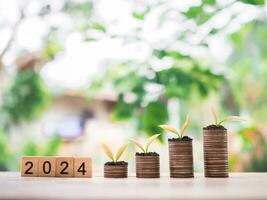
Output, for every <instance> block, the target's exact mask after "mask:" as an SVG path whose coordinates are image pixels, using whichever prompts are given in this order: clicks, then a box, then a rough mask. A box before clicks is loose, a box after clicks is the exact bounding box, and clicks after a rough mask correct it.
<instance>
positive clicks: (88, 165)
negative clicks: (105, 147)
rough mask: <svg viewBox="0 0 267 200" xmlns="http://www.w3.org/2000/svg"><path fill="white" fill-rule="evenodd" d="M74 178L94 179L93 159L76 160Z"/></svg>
mask: <svg viewBox="0 0 267 200" xmlns="http://www.w3.org/2000/svg"><path fill="white" fill-rule="evenodd" d="M74 177H81V178H82V177H84V178H88V177H89V178H90V177H92V159H91V158H89V157H75V158H74Z"/></svg>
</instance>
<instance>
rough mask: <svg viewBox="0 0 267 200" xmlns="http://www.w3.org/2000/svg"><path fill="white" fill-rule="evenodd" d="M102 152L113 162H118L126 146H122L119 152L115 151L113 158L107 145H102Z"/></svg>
mask: <svg viewBox="0 0 267 200" xmlns="http://www.w3.org/2000/svg"><path fill="white" fill-rule="evenodd" d="M102 147H103V150H104V152H105V154H106V155H107V156H108V157H109V158H110V159H111V160H112V161H113V162H114V163H116V162H118V161H119V159H120V157H121V155H122V154H123V153H124V152H125V150H126V148H127V144H124V145H123V146H122V147H120V148H119V150H118V151H117V153H116V155H115V156H114V154H113V152H112V150H111V149H110V148H109V146H108V145H106V144H104V143H103V144H102Z"/></svg>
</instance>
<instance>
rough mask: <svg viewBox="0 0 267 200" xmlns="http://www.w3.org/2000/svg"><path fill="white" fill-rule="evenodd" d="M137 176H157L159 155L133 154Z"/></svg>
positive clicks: (158, 174)
mask: <svg viewBox="0 0 267 200" xmlns="http://www.w3.org/2000/svg"><path fill="white" fill-rule="evenodd" d="M135 159H136V177H137V178H159V177H160V165H159V163H160V161H159V155H158V154H154V155H138V154H136V155H135Z"/></svg>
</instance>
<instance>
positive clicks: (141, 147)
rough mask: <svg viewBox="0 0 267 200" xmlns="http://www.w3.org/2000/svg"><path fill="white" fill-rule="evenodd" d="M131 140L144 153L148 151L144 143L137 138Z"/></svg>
mask: <svg viewBox="0 0 267 200" xmlns="http://www.w3.org/2000/svg"><path fill="white" fill-rule="evenodd" d="M131 141H132V142H133V143H134V144H135V145H136V146H137V147H139V148H140V149H141V151H142V152H143V153H145V152H146V151H145V148H144V147H143V145H142V144H141V143H139V142H138V141H137V140H135V139H131Z"/></svg>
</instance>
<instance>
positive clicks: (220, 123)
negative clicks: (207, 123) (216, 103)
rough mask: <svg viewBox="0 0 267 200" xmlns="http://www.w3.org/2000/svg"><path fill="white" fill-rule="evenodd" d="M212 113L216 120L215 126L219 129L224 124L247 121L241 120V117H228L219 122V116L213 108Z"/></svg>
mask: <svg viewBox="0 0 267 200" xmlns="http://www.w3.org/2000/svg"><path fill="white" fill-rule="evenodd" d="M211 113H212V116H213V119H214V123H215V126H217V127H219V126H221V125H222V124H223V123H224V122H227V121H235V122H240V121H245V119H243V118H241V117H240V116H227V117H225V118H224V119H222V120H218V117H217V114H216V112H215V111H214V109H213V108H211Z"/></svg>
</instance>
